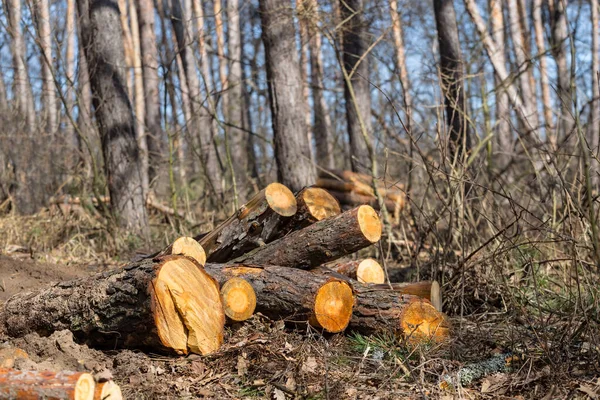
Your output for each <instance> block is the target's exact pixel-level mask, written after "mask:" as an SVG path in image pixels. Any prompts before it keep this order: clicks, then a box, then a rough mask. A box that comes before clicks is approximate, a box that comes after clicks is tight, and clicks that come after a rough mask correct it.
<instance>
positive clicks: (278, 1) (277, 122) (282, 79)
mask: <svg viewBox="0 0 600 400" xmlns="http://www.w3.org/2000/svg"><path fill="white" fill-rule="evenodd" d="M259 6H260V15H261V23H262V40H263V43H264V46H265V59H266V67H267V81H268V88H269V100H270V105H271V121H272V125H273V141H274V143H275V161H276V162H277V176H278V180H279V181H280V182H281V183H283V184H284V185H286V186H287V187H289V188H290V189H291V190H292V191H298V190H300V189H302V188H303V187H305V186H310V185H312V184H313V183H314V182H315V180H316V170H315V167H314V165H313V164H312V162H311V160H310V156H309V154H310V148H309V143H307V141H306V135H305V133H306V121H305V119H304V109H303V107H302V80H301V77H300V67H299V64H298V53H297V50H296V32H295V29H294V19H293V17H292V8H291V3H290V2H289V1H288V0H260V1H259Z"/></svg>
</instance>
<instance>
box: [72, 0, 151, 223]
mask: <svg viewBox="0 0 600 400" xmlns="http://www.w3.org/2000/svg"><path fill="white" fill-rule="evenodd" d="M77 5H78V9H79V16H80V18H81V33H82V35H81V36H82V39H83V49H84V52H85V55H86V59H87V60H88V68H89V75H90V82H91V87H92V93H93V103H94V109H95V110H96V121H97V123H98V129H99V130H100V135H101V138H102V150H103V153H104V163H105V169H106V174H107V180H108V190H109V192H110V200H111V207H112V211H113V214H114V215H115V216H116V218H117V221H118V223H119V224H120V225H121V226H123V227H126V228H127V229H129V230H131V231H132V232H135V233H138V234H141V235H146V234H147V232H148V218H147V216H146V207H145V193H144V191H143V187H142V174H141V170H140V160H139V157H140V153H139V149H138V146H137V142H136V133H135V121H134V116H133V110H132V107H131V102H130V101H129V98H128V96H127V91H126V78H125V73H126V68H125V53H124V50H123V42H122V40H121V38H122V32H121V27H120V22H119V17H120V16H119V7H118V4H117V2H116V1H115V0H81V1H78V3H77Z"/></svg>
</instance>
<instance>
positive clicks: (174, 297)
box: [0, 256, 225, 354]
mask: <svg viewBox="0 0 600 400" xmlns="http://www.w3.org/2000/svg"><path fill="white" fill-rule="evenodd" d="M224 324H225V317H224V314H223V308H222V306H221V300H220V296H219V285H218V283H217V282H216V281H215V280H214V279H213V278H212V277H210V276H209V275H208V274H207V273H206V272H205V271H204V270H203V269H202V268H201V267H200V265H199V264H198V263H196V262H195V261H194V260H192V259H191V258H188V257H184V256H166V257H162V258H159V259H155V260H143V261H141V262H138V263H133V264H130V265H128V266H126V267H124V268H119V269H115V270H113V271H108V272H105V273H100V274H97V275H93V276H90V277H88V278H83V279H78V280H73V281H70V282H62V283H57V284H54V285H52V286H49V287H47V288H44V289H41V290H39V291H35V292H24V293H20V294H17V295H14V296H13V297H11V298H10V299H9V300H7V301H6V303H5V304H4V305H3V306H2V307H1V308H0V333H2V332H5V333H7V334H8V335H9V336H12V337H20V336H23V335H25V334H27V333H30V332H34V331H35V332H38V333H40V334H42V335H47V334H50V333H52V332H53V331H57V330H62V329H69V330H71V331H72V332H73V333H74V335H75V336H76V337H78V338H79V339H80V340H82V341H85V342H87V343H90V344H96V345H100V346H109V347H114V346H115V345H123V346H126V347H138V348H139V347H152V348H154V349H157V350H162V351H167V352H175V353H177V354H187V353H188V352H193V353H199V354H209V353H212V352H214V351H216V350H217V349H218V348H219V346H220V345H221V343H222V341H223V330H224Z"/></svg>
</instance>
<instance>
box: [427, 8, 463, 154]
mask: <svg viewBox="0 0 600 400" xmlns="http://www.w3.org/2000/svg"><path fill="white" fill-rule="evenodd" d="M433 8H434V11H435V22H436V26H437V32H438V43H439V52H440V78H441V82H440V85H441V87H442V93H443V94H444V98H445V106H446V125H447V126H446V129H447V130H448V132H449V140H450V154H451V155H452V156H453V157H454V156H460V155H461V154H462V153H463V151H469V149H470V148H471V138H470V133H469V130H470V129H469V126H468V124H467V122H466V120H467V118H466V114H467V108H468V107H467V103H466V99H465V95H464V93H465V91H464V71H463V69H464V65H463V64H464V63H463V59H462V53H461V49H460V42H459V39H458V26H457V23H456V12H455V11H454V2H453V0H434V1H433Z"/></svg>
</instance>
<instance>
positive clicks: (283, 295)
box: [205, 264, 354, 333]
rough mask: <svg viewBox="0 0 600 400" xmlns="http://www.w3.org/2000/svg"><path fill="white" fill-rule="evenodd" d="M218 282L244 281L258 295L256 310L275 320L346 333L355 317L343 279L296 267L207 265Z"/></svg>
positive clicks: (347, 287) (350, 295) (350, 294)
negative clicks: (353, 316) (307, 324)
mask: <svg viewBox="0 0 600 400" xmlns="http://www.w3.org/2000/svg"><path fill="white" fill-rule="evenodd" d="M205 269H206V271H207V272H208V273H209V274H210V275H212V276H213V277H214V278H215V279H217V280H218V281H223V280H228V279H233V278H243V279H245V280H246V281H247V282H249V283H250V285H251V286H252V288H253V289H254V292H255V293H256V300H257V301H256V311H258V312H260V313H262V314H264V315H266V316H268V317H270V318H271V319H274V320H279V319H283V320H285V321H290V322H306V321H308V322H309V323H310V324H311V325H312V326H315V327H318V328H321V329H323V330H325V331H326V332H332V333H335V332H341V331H343V330H344V329H345V328H346V326H347V325H348V322H349V321H350V316H351V315H352V304H353V303H354V297H353V294H352V288H351V286H350V285H349V284H348V283H347V282H344V281H343V280H341V279H336V278H332V277H326V276H318V275H315V274H311V273H309V272H305V271H300V270H297V269H293V268H285V267H276V266H262V267H257V266H250V265H237V264H229V265H223V264H207V265H206V266H205Z"/></svg>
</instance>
